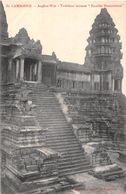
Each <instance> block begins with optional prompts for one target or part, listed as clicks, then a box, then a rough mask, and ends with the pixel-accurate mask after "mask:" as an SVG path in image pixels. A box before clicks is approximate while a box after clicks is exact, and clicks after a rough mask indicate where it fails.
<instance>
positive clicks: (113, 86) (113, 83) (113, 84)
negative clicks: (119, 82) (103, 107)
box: [112, 78, 115, 91]
mask: <svg viewBox="0 0 126 194" xmlns="http://www.w3.org/2000/svg"><path fill="white" fill-rule="evenodd" d="M114 88H115V80H114V78H112V91H114V90H115V89H114Z"/></svg>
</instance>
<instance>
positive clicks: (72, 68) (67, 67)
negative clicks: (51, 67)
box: [57, 62, 90, 73]
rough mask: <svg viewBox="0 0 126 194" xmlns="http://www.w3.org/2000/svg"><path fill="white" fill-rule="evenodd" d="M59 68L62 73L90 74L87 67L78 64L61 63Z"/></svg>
mask: <svg viewBox="0 0 126 194" xmlns="http://www.w3.org/2000/svg"><path fill="white" fill-rule="evenodd" d="M57 68H58V70H62V71H69V72H80V73H81V72H83V73H84V72H85V73H90V70H89V68H88V67H87V66H85V65H81V64H78V63H71V62H60V63H59V65H58V67H57Z"/></svg>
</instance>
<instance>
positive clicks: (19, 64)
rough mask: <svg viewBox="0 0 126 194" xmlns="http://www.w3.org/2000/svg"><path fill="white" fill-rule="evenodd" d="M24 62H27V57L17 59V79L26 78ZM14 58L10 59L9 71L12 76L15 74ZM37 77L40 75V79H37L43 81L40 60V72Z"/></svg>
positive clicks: (39, 62)
mask: <svg viewBox="0 0 126 194" xmlns="http://www.w3.org/2000/svg"><path fill="white" fill-rule="evenodd" d="M24 63H25V59H24V58H18V59H16V65H15V68H16V71H15V74H16V75H15V77H16V79H18V78H19V79H20V80H21V81H23V80H24ZM13 64H14V63H13V60H12V59H10V60H9V65H8V71H9V74H10V76H14V75H13V74H12V71H13V67H12V66H13ZM37 74H38V75H37V77H38V79H37V81H38V82H41V80H42V62H41V61H40V60H39V61H38V72H37Z"/></svg>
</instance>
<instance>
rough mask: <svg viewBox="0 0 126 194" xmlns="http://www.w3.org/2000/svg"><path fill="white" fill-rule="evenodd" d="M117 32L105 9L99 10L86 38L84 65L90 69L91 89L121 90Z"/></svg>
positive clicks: (119, 44)
mask: <svg viewBox="0 0 126 194" xmlns="http://www.w3.org/2000/svg"><path fill="white" fill-rule="evenodd" d="M121 58H122V53H121V42H120V36H119V35H118V30H117V29H116V28H115V24H114V22H113V20H112V18H111V16H110V15H109V13H108V11H107V9H105V8H104V9H101V12H100V14H99V15H98V16H97V17H96V19H95V22H94V23H93V25H92V29H91V31H90V37H89V38H88V46H87V47H86V58H85V65H88V66H89V67H91V69H92V71H93V72H94V75H93V77H92V89H94V90H100V91H108V90H109V91H117V92H121V90H122V77H123V68H122V65H121V62H120V60H121Z"/></svg>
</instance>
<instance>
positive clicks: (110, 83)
mask: <svg viewBox="0 0 126 194" xmlns="http://www.w3.org/2000/svg"><path fill="white" fill-rule="evenodd" d="M108 82H109V90H111V91H112V74H111V72H110V73H109V75H108Z"/></svg>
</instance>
